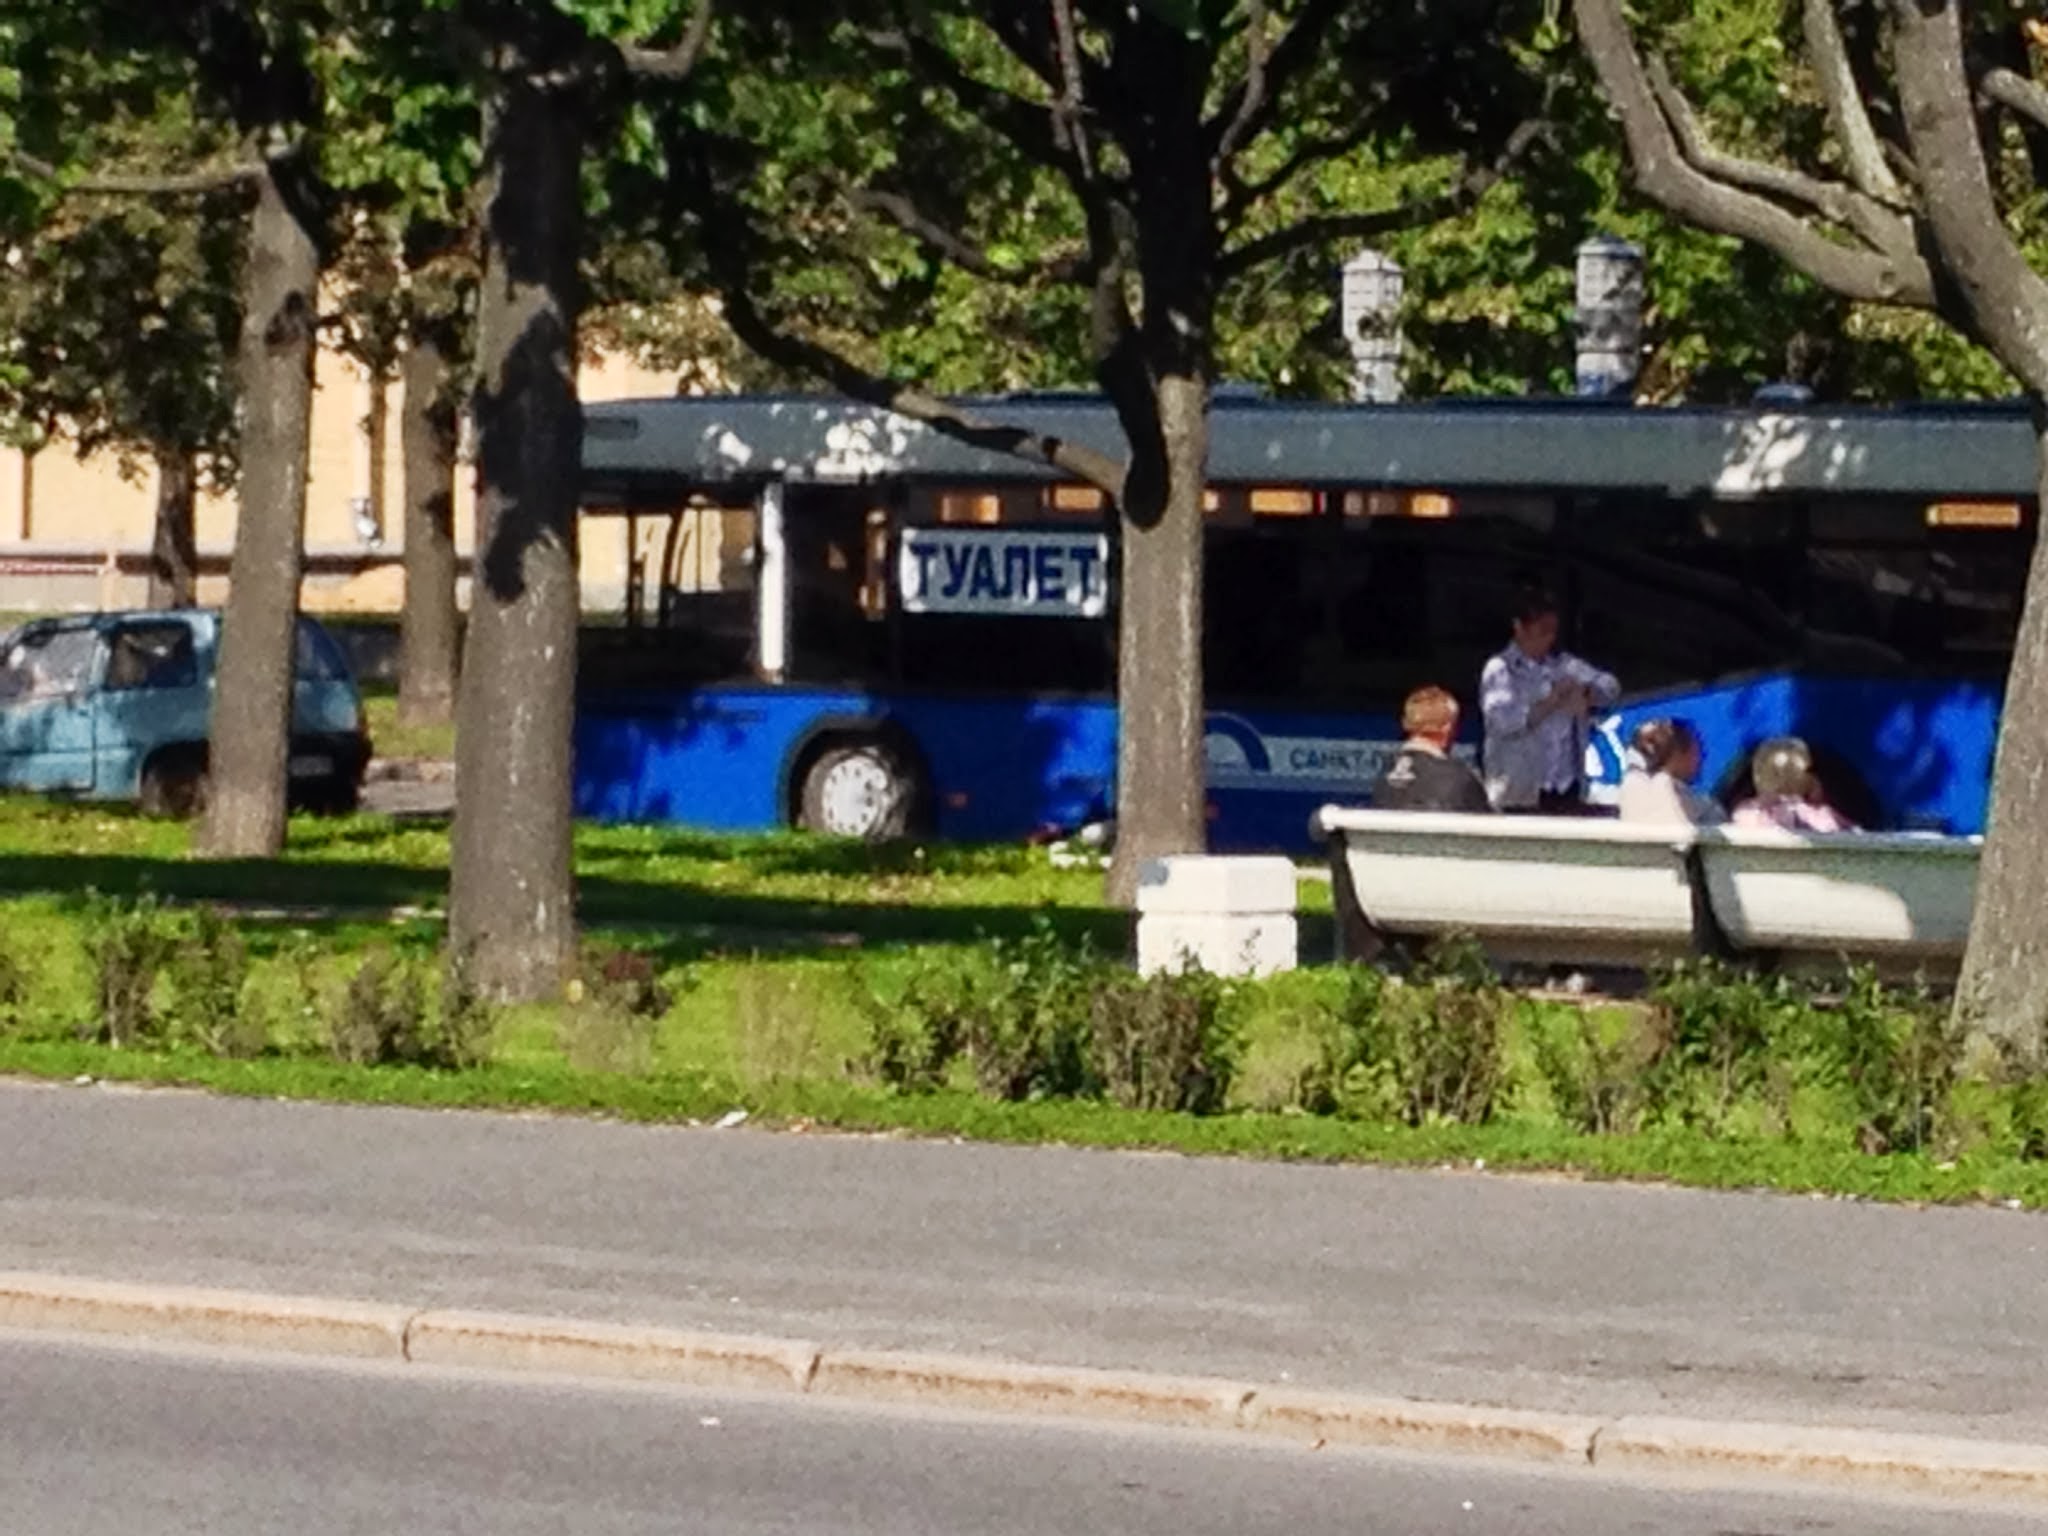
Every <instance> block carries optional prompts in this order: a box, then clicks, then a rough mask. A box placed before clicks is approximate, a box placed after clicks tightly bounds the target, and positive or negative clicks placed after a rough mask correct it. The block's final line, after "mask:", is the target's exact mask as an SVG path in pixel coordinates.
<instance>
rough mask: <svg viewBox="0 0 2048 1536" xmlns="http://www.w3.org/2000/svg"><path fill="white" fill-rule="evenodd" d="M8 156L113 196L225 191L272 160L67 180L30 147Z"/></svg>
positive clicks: (43, 177)
mask: <svg viewBox="0 0 2048 1536" xmlns="http://www.w3.org/2000/svg"><path fill="white" fill-rule="evenodd" d="M8 158H9V159H11V160H12V161H13V162H14V164H16V165H18V166H20V167H21V169H23V170H24V171H26V172H28V174H29V175H31V176H33V177H35V178H36V179H37V180H38V181H47V182H52V183H54V184H55V185H56V186H57V187H58V188H59V189H60V190H62V191H64V192H67V193H73V192H82V193H87V194H105V195H108V196H112V197H193V196H198V195H200V194H203V193H207V192H225V191H227V190H229V189H230V188H232V187H242V186H248V185H250V184H252V183H253V182H255V181H257V180H258V179H259V178H261V177H262V176H263V174H264V173H265V172H266V171H267V170H268V169H269V163H268V162H266V161H255V162H245V163H244V164H241V165H230V166H223V167H221V168H220V169H219V170H213V171H187V172H183V173H175V174H169V175H143V174H137V175H107V176H84V177H80V178H79V179H78V180H76V181H66V180H65V179H64V172H63V170H62V169H61V168H60V167H58V166H55V165H52V164H51V163H50V162H49V161H47V160H43V159H39V158H38V157H37V156H35V155H31V154H29V153H28V152H27V151H26V150H19V149H17V150H15V151H13V152H12V154H10V155H9V157H8Z"/></svg>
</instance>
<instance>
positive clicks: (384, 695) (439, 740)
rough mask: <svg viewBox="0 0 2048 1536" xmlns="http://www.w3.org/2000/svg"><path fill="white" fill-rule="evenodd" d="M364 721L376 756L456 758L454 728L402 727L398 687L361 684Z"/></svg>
mask: <svg viewBox="0 0 2048 1536" xmlns="http://www.w3.org/2000/svg"><path fill="white" fill-rule="evenodd" d="M362 695H363V718H364V720H365V721H366V722H367V723H368V725H369V728H370V741H371V744H372V746H373V747H374V748H375V750H376V753H377V755H378V756H379V757H433V758H450V759H452V758H453V757H454V756H455V727H454V725H453V724H452V723H451V724H448V725H405V724H402V723H401V722H400V721H399V718H398V688H397V686H396V685H395V684H392V683H364V684H363V685H362Z"/></svg>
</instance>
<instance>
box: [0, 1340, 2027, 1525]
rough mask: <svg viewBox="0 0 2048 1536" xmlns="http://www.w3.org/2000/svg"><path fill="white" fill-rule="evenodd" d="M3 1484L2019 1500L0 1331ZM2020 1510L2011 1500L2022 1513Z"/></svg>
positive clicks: (389, 1501)
mask: <svg viewBox="0 0 2048 1536" xmlns="http://www.w3.org/2000/svg"><path fill="white" fill-rule="evenodd" d="M0 1380H4V1381H5V1382H6V1384H7V1387H6V1405H7V1406H6V1412H5V1413H4V1414H0V1510H4V1511H5V1515H4V1517H0V1518H4V1520H5V1522H6V1524H7V1527H8V1528H9V1529H11V1530H17V1531H23V1532H29V1531H33V1532H35V1533H37V1536H135V1533H136V1532H148V1533H150V1536H183V1533H188V1532H189V1533H195V1536H197V1533H202V1532H203V1533H205V1536H243V1533H249V1536H255V1533H259V1532H260V1533H263V1536H272V1533H275V1532H279V1531H290V1532H292V1533H294V1536H328V1533H335V1536H342V1533H348V1536H355V1533H364V1536H389V1533H391V1532H394V1531H403V1532H405V1533H407V1536H441V1533H448V1536H454V1533H457V1532H461V1533H465V1536H468V1533H474V1532H484V1531H487V1532H490V1533H491V1536H523V1533H527V1532H534V1533H539V1532H547V1533H551V1536H553V1533H561V1532H574V1533H576V1536H614V1533H616V1536H626V1533H636V1536H637V1533H653V1532H662V1533H672V1532H676V1531H690V1532H693V1533H719V1536H725V1533H732V1536H739V1533H747V1536H754V1533H768V1532H774V1533H778V1536H780V1533H794V1532H819V1533H832V1536H862V1533H866V1532H875V1533H882V1532H887V1533H890V1536H918V1533H925V1532H929V1533H932V1536H959V1533H962V1532H973V1533H975V1536H1055V1533H1058V1536H1065V1533H1068V1532H1074V1531H1114V1532H1118V1533H1119V1536H1154V1533H1157V1536H1203V1533H1206V1532H1215V1533H1217V1536H1243V1533H1244V1532H1247V1531H1257V1530H1267V1531H1287V1532H1290V1533H1299V1536H1313V1533H1316V1532H1322V1531H1328V1532H1332V1533H1339V1532H1341V1533H1343V1536H1376V1533H1386V1536H1433V1533H1438V1532H1442V1533H1456V1536H1486V1533H1510V1532H1511V1533H1514V1536H1622V1533H1632V1536H1640V1533H1649V1532H1655V1533H1657V1536H1729V1533H1731V1532H1740V1533H1742V1536H1794V1533H1797V1536H1824V1533H1828V1532H1840V1533H1843V1536H1852V1533H1853V1536H1906V1533H1908V1532H1910V1533H1913V1536H1943V1533H1950V1532H1953V1533H1956V1536H1962V1533H1964V1532H1968V1533H1970V1536H2008V1533H2011V1536H2016V1533H2018V1532H2019V1531H2021V1530H2023V1529H2024V1530H2038V1529H2039V1525H2038V1510H2036V1511H2033V1512H2032V1513H2031V1514H2030V1513H2029V1512H2028V1511H2027V1510H2025V1509H2024V1508H2023V1507H2020V1506H2012V1505H2007V1506H1995V1505H1991V1506H1987V1505H1938V1504H1908V1503H1903V1502H1897V1501H1890V1500H1883V1501H1879V1500H1850V1499H1845V1498H1841V1497H1839V1496H1836V1495H1834V1494H1832V1493H1818V1492H1814V1491H1810V1490H1796V1491H1795V1490H1786V1491H1783V1492H1773V1491H1761V1490H1758V1489H1755V1488H1726V1487H1723V1488H1714V1487H1709V1486H1700V1485H1694V1486H1690V1487H1674V1486H1670V1485H1657V1484H1653V1483H1646V1482H1626V1481H1618V1480H1613V1479H1607V1478H1602V1477H1600V1476H1598V1475H1596V1474H1594V1473H1592V1472H1590V1471H1570V1470H1562V1471H1543V1470H1527V1471H1524V1470H1521V1469H1517V1468H1512V1467H1506V1468H1504V1467H1498V1466H1494V1465H1491V1464H1482V1463H1475V1462H1471V1461H1430V1460H1425V1459H1421V1458H1415V1457H1394V1456H1384V1455H1371V1454H1365V1453H1356V1452H1332V1451H1323V1452H1314V1451H1310V1450H1308V1449H1307V1448H1305V1447H1299V1446H1293V1445H1287V1444H1274V1445H1270V1446H1268V1445H1247V1444H1245V1443H1243V1442H1242V1441H1237V1440H1220V1439H1212V1438H1208V1437H1204V1436H1199V1435H1193V1434H1170V1433H1149V1432H1144V1431H1132V1430H1108V1429H1103V1428H1099V1427H1087V1428H1080V1427H1069V1426H1046V1425H1043V1424H1036V1423H1029V1424H1026V1423H1017V1422H1007V1421H1003V1420H1000V1419H992V1418H942V1417H938V1416H935V1415H929V1414H912V1413H901V1412H881V1411H876V1410H873V1409H851V1408H845V1407H834V1406H829V1405H824V1404H818V1403H807V1402H801V1401H792V1400H788V1399H771V1398H757V1397H743V1396H729V1395H725V1396H721V1395H712V1394H704V1393H686V1392H675V1391H661V1390H643V1389H630V1388H627V1389H621V1388H607V1387H597V1386H583V1385H578V1384H568V1385H564V1384H560V1383H551V1384H541V1383H537V1382H535V1381H533V1380H531V1379H526V1380H506V1379H500V1378H494V1377H488V1376H473V1375H455V1374H437V1373H432V1372H427V1371H423V1370H420V1369H418V1368H412V1369H408V1370H403V1371H400V1370H395V1369H375V1368H353V1369H351V1368H345V1367H337V1366H327V1365H311V1364H306V1363H302V1362H281V1361H276V1360H255V1359H249V1358H246V1357H235V1356H223V1355H209V1354H197V1353H189V1354H188V1353H172V1352H168V1351H164V1352H156V1351H142V1350H120V1349H111V1348H105V1347H101V1346H95V1345H85V1344H77V1343H72V1342H69V1341H63V1340H58V1339H54V1338H51V1337H48V1336H43V1337H35V1338H29V1337H25V1336H20V1335H16V1336H12V1337H9V1336H7V1335H4V1334H0ZM2023 1522H2024V1523H2023Z"/></svg>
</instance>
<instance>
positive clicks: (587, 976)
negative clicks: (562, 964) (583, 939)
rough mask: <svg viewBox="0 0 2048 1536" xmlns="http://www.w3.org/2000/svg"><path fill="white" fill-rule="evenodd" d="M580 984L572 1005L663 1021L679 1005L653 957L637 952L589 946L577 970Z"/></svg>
mask: <svg viewBox="0 0 2048 1536" xmlns="http://www.w3.org/2000/svg"><path fill="white" fill-rule="evenodd" d="M577 983H578V986H577V987H576V988H573V989H572V996H571V1001H572V1002H578V1003H581V1002H590V1003H594V1004H596V1005H597V1006H598V1007H600V1008H604V1009H608V1010H611V1011H614V1012H617V1013H623V1014H627V1015H629V1016H631V1017H633V1018H638V1019H659V1018H660V1017H661V1016H662V1015H663V1014H665V1013H667V1012H668V1011H669V1009H670V1008H671V1007H672V1006H674V1003H675V999H674V997H673V996H672V995H671V994H670V992H669V990H668V988H667V987H665V986H664V985H663V984H662V978H661V971H660V969H659V967H657V966H656V965H655V963H654V958H653V956H651V955H647V954H643V953H642V952H641V951H639V950H637V949H625V948H620V947H617V946H613V945H595V944H594V945H591V946H589V947H588V948H587V949H585V950H584V952H583V960H582V964H581V965H580V966H578V968H577Z"/></svg>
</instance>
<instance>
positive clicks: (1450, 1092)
mask: <svg viewBox="0 0 2048 1536" xmlns="http://www.w3.org/2000/svg"><path fill="white" fill-rule="evenodd" d="M1357 1001H1358V1002H1360V1003H1362V1001H1363V999H1362V998H1360V999H1358V1000H1357ZM1354 1006H1356V1004H1354ZM1518 1007H1519V999H1518V998H1517V997H1516V996H1515V994H1514V993H1512V992H1510V991H1508V990H1507V988H1505V987H1503V986H1502V985H1501V982H1500V978H1499V977H1498V976H1496V975H1495V974H1494V972H1493V970H1492V968H1491V967H1490V966H1489V965H1488V964H1487V962H1486V957H1485V955H1484V954H1483V953H1482V952H1481V951H1480V949H1479V947H1478V946H1477V945H1475V944H1472V943H1470V942H1469V941H1460V940H1449V941H1443V942H1439V943H1436V944H1433V945H1431V946H1430V948H1429V949H1428V950H1427V951H1426V952H1425V953H1424V954H1423V956H1422V958H1421V960H1420V961H1419V962H1418V963H1417V964H1416V966H1415V968H1414V970H1413V971H1412V972H1411V973H1410V974H1409V975H1408V977H1407V978H1406V979H1405V980H1404V979H1394V980H1391V981H1390V982H1389V983H1388V984H1387V985H1386V986H1385V987H1383V988H1382V989H1381V990H1380V992H1379V994H1378V997H1377V1007H1376V1008H1375V1009H1374V1011H1373V1012H1372V1013H1371V1014H1369V1015H1364V1016H1362V1017H1359V1018H1357V1019H1356V1021H1355V1022H1354V1024H1353V1026H1352V1027H1353V1029H1354V1031H1355V1037H1356V1038H1357V1039H1358V1040H1359V1042H1360V1046H1361V1050H1360V1061H1359V1067H1360V1068H1362V1069H1363V1071H1364V1074H1365V1082H1366V1083H1367V1084H1370V1085H1371V1091H1370V1092H1369V1093H1364V1094H1361V1093H1359V1092H1358V1091H1357V1090H1356V1089H1353V1090H1351V1091H1350V1092H1349V1093H1348V1094H1347V1097H1349V1098H1351V1100H1352V1102H1353V1104H1354V1105H1355V1106H1356V1107H1361V1108H1362V1107H1363V1106H1364V1104H1366V1103H1370V1102H1371V1101H1372V1100H1373V1099H1378V1100H1379V1101H1380V1103H1381V1104H1383V1105H1386V1106H1388V1107H1390V1108H1391V1109H1392V1111H1393V1113H1394V1114H1396V1115H1398V1116H1399V1117H1400V1118H1401V1119H1402V1120H1403V1121H1405V1122H1406V1123H1407V1124H1409V1125H1429V1124H1434V1123H1436V1122H1438V1121H1452V1122H1459V1123H1463V1124H1468V1125H1479V1124H1483V1123H1484V1122H1485V1121H1486V1120H1487V1119H1488V1118H1489V1117H1490V1116H1491V1115H1492V1114H1493V1110H1494V1106H1495V1103H1496V1101H1497V1099H1498V1097H1499V1095H1500V1091H1501V1087H1502V1080H1503V1076H1504V1069H1505V1065H1506V1059H1505V1044H1506V1035H1507V1029H1508V1026H1509V1023H1510V1021H1511V1020H1512V1018H1513V1016H1514V1014H1515V1012H1516V1010H1517V1009H1518ZM1351 1075H1352V1076H1355V1075H1356V1073H1355V1071H1354V1073H1353V1074H1351ZM1361 1086H1363V1085H1361Z"/></svg>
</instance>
